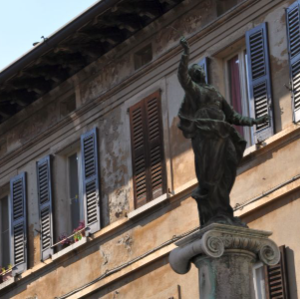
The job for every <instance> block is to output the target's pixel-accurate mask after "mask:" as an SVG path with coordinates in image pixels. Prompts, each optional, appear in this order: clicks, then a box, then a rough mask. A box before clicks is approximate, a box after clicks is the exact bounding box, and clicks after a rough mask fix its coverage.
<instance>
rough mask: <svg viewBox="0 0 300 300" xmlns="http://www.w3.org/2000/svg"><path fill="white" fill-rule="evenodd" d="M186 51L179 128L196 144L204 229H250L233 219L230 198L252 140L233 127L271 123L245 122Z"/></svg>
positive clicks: (195, 194)
mask: <svg viewBox="0 0 300 300" xmlns="http://www.w3.org/2000/svg"><path fill="white" fill-rule="evenodd" d="M180 44H181V45H182V47H183V48H184V52H183V55H182V57H181V61H180V64H179V68H178V79H179V82H180V84H181V86H182V88H183V89H184V91H185V96H184V99H183V102H182V104H181V107H180V109H179V113H178V116H179V119H180V122H179V124H178V127H179V128H180V129H181V130H182V131H183V134H184V136H185V137H186V138H190V139H191V140H192V146H193V150H194V154H195V169H196V175H197V178H198V187H197V189H196V190H195V191H193V194H192V197H193V198H194V199H195V200H196V201H197V204H198V211H199V217H200V224H201V226H206V225H208V224H210V223H213V222H217V223H224V224H231V225H239V226H246V225H245V224H244V223H242V222H241V221H240V220H239V219H238V218H236V217H234V216H233V209H232V207H231V206H230V198H229V194H230V191H231V189H232V186H233V184H234V181H235V177H236V170H237V167H238V164H239V162H240V161H241V159H242V157H243V152H244V150H245V147H246V141H245V140H244V139H243V138H242V136H241V135H240V134H239V133H238V132H237V130H236V129H235V128H234V127H233V126H232V125H231V124H233V125H241V126H253V125H254V124H261V123H265V122H267V121H268V116H264V117H262V118H259V119H253V118H249V117H245V116H242V115H240V114H239V113H237V112H236V111H234V109H233V108H232V107H231V106H230V105H229V104H228V103H227V101H226V100H225V99H224V97H223V96H222V95H221V94H220V93H219V91H218V90H217V89H216V88H215V87H214V86H212V85H209V84H206V83H205V74H204V71H203V70H202V68H201V67H200V66H199V65H196V64H194V65H192V66H191V67H190V68H188V62H189V46H188V43H187V41H186V39H185V38H182V39H181V40H180Z"/></svg>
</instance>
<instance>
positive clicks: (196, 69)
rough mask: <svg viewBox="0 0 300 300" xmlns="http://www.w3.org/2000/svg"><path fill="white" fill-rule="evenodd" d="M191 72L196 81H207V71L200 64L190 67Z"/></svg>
mask: <svg viewBox="0 0 300 300" xmlns="http://www.w3.org/2000/svg"><path fill="white" fill-rule="evenodd" d="M189 74H190V76H191V78H192V80H193V81H194V82H196V83H205V73H204V70H203V68H201V67H200V66H199V65H196V64H194V65H192V66H191V67H190V69H189Z"/></svg>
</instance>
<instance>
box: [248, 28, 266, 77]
mask: <svg viewBox="0 0 300 300" xmlns="http://www.w3.org/2000/svg"><path fill="white" fill-rule="evenodd" d="M250 57H251V66H252V79H253V80H254V79H257V78H259V77H262V76H264V75H265V74H266V69H265V55H264V40H263V31H262V30H260V31H258V32H256V33H254V34H252V35H251V36H250Z"/></svg>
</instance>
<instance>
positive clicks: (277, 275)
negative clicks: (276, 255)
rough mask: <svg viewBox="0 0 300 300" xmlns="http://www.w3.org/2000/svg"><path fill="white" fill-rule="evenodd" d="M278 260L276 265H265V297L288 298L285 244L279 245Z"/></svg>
mask: <svg viewBox="0 0 300 300" xmlns="http://www.w3.org/2000/svg"><path fill="white" fill-rule="evenodd" d="M279 250H280V261H279V263H278V264H277V265H275V266H272V267H269V266H265V284H266V297H267V299H288V298H289V291H288V277H287V268H286V254H285V246H281V247H279Z"/></svg>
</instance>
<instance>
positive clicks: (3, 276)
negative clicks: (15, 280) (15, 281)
mask: <svg viewBox="0 0 300 300" xmlns="http://www.w3.org/2000/svg"><path fill="white" fill-rule="evenodd" d="M11 277H12V270H9V271H7V272H6V273H5V274H4V275H1V278H2V282H4V281H6V280H8V279H10V278H11Z"/></svg>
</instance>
